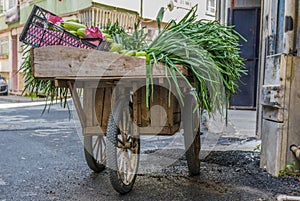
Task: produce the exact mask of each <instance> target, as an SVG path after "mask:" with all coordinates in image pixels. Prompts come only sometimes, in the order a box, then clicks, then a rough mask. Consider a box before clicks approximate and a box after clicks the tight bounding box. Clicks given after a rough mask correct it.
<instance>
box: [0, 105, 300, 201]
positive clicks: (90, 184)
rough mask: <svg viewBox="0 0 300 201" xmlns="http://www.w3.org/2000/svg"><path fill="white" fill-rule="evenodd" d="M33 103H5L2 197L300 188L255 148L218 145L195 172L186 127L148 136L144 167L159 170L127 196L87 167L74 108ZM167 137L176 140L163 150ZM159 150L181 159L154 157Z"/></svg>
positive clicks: (257, 195)
mask: <svg viewBox="0 0 300 201" xmlns="http://www.w3.org/2000/svg"><path fill="white" fill-rule="evenodd" d="M28 104H29V105H33V106H29V105H26V104H25V105H24V104H23V105H21V104H20V103H8V102H4V101H1V102H0V108H1V109H0V119H1V124H0V136H1V138H0V152H1V155H0V161H1V164H0V201H10V200H17V201H20V200H22V201H27V200H28V201H29V200H30V201H32V200H37V201H38V200H82V201H86V200H228V201H229V200H230V201H232V200H276V196H277V195H279V194H290V195H291V194H292V195H297V194H298V195H299V194H300V191H299V184H298V183H297V182H296V181H294V180H292V179H276V178H273V177H271V176H269V175H268V174H267V173H265V172H264V171H263V170H261V169H260V168H259V154H258V153H254V152H241V151H224V152H214V151H212V152H210V153H209V154H208V155H207V156H206V157H205V158H203V159H202V163H201V174H200V176H196V177H189V175H188V170H187V167H186V161H185V157H184V156H183V155H182V154H183V148H180V147H181V144H183V143H182V142H180V140H179V139H180V137H179V138H176V136H180V135H181V134H180V133H179V134H177V135H176V136H175V137H173V138H170V139H169V141H168V139H167V138H161V139H163V140H162V141H161V142H158V143H157V144H156V145H155V146H154V145H153V143H152V141H153V139H154V138H152V139H150V140H149V139H145V140H144V141H145V142H144V143H143V142H142V148H143V149H142V153H143V155H142V157H141V162H140V163H141V164H140V166H141V168H142V169H143V168H145V167H149V168H150V169H151V167H152V165H154V166H155V165H157V166H156V169H155V170H154V169H152V170H151V171H150V172H149V173H147V171H140V173H139V175H138V177H137V181H136V183H135V185H134V188H133V190H132V191H131V192H130V193H129V194H127V195H124V196H121V195H119V194H118V193H116V192H115V191H114V189H113V188H112V187H111V185H110V181H109V177H108V171H107V170H105V171H104V172H102V173H99V174H96V173H93V172H92V170H90V169H89V168H88V166H87V164H86V162H85V158H84V154H83V145H82V142H81V140H80V137H79V136H80V135H78V134H77V133H78V132H80V128H78V126H79V125H78V120H76V115H75V113H74V112H73V111H71V113H70V115H71V116H69V112H68V110H67V109H62V108H61V107H60V106H59V104H57V105H53V106H52V108H51V111H50V112H49V113H47V112H46V113H45V114H44V115H41V112H42V110H43V107H44V105H43V103H41V102H40V103H34V104H32V103H31V104H30V103H28ZM1 106H3V107H1ZM4 106H5V107H4ZM71 108H72V107H71ZM69 117H70V118H69ZM205 134H207V131H204V135H205ZM157 138H158V137H157ZM158 139H159V138H158ZM161 139H159V140H161ZM142 140H143V139H142ZM168 142H173V145H172V146H170V147H168V148H167V149H160V145H161V146H165V144H164V143H168ZM153 153H159V155H160V156H162V155H163V156H166V157H168V158H173V159H174V163H173V164H169V165H167V166H164V165H163V166H161V168H159V166H160V165H159V164H149V161H148V160H147V159H151V154H153Z"/></svg>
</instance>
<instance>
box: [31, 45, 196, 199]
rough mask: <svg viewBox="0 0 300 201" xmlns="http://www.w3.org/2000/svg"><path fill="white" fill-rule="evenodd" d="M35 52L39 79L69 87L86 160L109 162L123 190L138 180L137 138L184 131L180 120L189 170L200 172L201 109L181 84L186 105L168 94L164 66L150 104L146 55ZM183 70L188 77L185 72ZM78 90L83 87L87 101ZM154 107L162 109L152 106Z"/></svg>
mask: <svg viewBox="0 0 300 201" xmlns="http://www.w3.org/2000/svg"><path fill="white" fill-rule="evenodd" d="M32 55H33V56H32V67H33V73H34V76H35V77H36V78H37V79H48V80H54V81H55V84H56V86H57V87H67V88H69V89H70V92H71V95H72V98H73V102H74V105H75V108H76V111H77V114H78V117H79V120H80V123H81V127H82V133H83V136H84V144H85V149H84V150H85V156H86V161H87V164H88V166H89V167H90V168H91V169H92V170H94V171H96V172H100V171H102V170H103V169H104V168H105V166H107V165H108V166H109V167H110V179H111V183H112V185H113V187H114V188H115V189H116V190H117V191H118V192H119V193H121V194H123V193H127V192H129V191H130V190H131V189H132V187H133V184H134V182H135V178H136V173H137V168H138V157H139V149H140V141H139V136H140V135H153V134H155V135H173V134H175V133H176V132H177V131H178V130H179V129H180V127H181V119H182V121H183V128H184V139H185V145H186V158H187V161H188V168H189V172H190V174H191V175H196V174H199V171H200V159H199V152H200V136H199V126H200V124H199V119H200V118H199V112H193V110H194V108H195V103H194V102H195V101H194V98H193V92H192V89H190V88H189V87H187V86H185V85H184V84H183V85H182V86H183V87H182V90H183V91H184V93H185V98H184V102H185V104H184V106H183V105H181V104H180V102H179V101H178V97H177V94H176V92H174V93H173V92H172V93H169V82H168V80H167V79H166V77H165V71H164V70H165V67H164V66H163V64H160V65H158V66H157V67H155V68H153V71H152V75H153V83H155V84H156V85H154V93H155V96H153V99H152V98H150V97H147V98H148V99H149V100H150V99H151V100H150V101H149V107H147V106H146V87H145V85H146V79H145V77H146V70H145V60H143V59H139V58H136V57H129V56H123V55H118V54H114V53H109V52H103V51H97V50H86V49H80V48H74V47H65V46H47V47H41V48H34V49H33V52H32ZM49 55H52V56H49ZM182 72H183V73H184V74H186V75H188V72H187V71H186V70H184V69H182ZM78 88H81V89H83V101H81V99H80V96H79V94H78V92H77V89H78ZM155 105H158V106H160V108H162V109H163V110H164V111H162V110H156V111H152V110H150V108H152V106H155ZM127 106H128V107H127ZM126 108H127V109H126ZM181 108H182V109H181ZM124 122H125V123H124ZM121 127H122V128H121ZM123 127H124V128H123ZM125 127H126V129H125ZM105 136H106V137H107V140H104V138H105ZM124 136H125V137H124ZM118 150H119V151H120V150H121V152H122V153H123V154H124V155H125V156H124V158H123V160H127V163H128V164H130V165H128V164H127V166H128V167H122V164H123V163H124V164H125V162H124V161H122V160H121V161H122V164H118V163H119V162H117V160H118V156H119V152H118ZM129 152H130V153H131V155H129ZM120 155H121V154H120ZM106 160H107V161H106ZM128 161H129V162H128ZM132 164H133V166H134V167H132ZM122 168H123V169H122ZM120 169H121V170H122V171H123V172H122V171H120Z"/></svg>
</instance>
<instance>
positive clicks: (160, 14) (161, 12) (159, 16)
mask: <svg viewBox="0 0 300 201" xmlns="http://www.w3.org/2000/svg"><path fill="white" fill-rule="evenodd" d="M164 14H165V8H164V7H161V8H160V9H159V11H158V13H157V16H156V21H157V27H158V31H159V32H160V30H161V29H160V27H161V22H162V19H163V17H164Z"/></svg>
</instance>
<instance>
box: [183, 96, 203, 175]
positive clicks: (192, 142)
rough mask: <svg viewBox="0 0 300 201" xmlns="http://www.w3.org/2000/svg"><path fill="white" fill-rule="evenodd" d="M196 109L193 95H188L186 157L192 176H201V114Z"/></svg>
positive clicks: (185, 137) (185, 130)
mask: <svg viewBox="0 0 300 201" xmlns="http://www.w3.org/2000/svg"><path fill="white" fill-rule="evenodd" d="M195 107H196V103H195V99H194V97H193V95H190V94H189V95H187V96H186V97H185V100H184V109H183V110H184V111H183V129H184V144H185V150H186V152H185V156H186V160H187V165H188V170H189V173H190V175H191V176H194V175H198V174H200V149H201V142H200V114H199V109H197V110H196V111H195Z"/></svg>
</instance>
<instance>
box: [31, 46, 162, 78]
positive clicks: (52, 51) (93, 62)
mask: <svg viewBox="0 0 300 201" xmlns="http://www.w3.org/2000/svg"><path fill="white" fill-rule="evenodd" d="M32 59H33V61H32V62H33V65H32V66H33V72H34V76H35V77H36V78H47V79H49V78H55V77H64V76H66V77H70V76H71V77H95V76H97V77H99V76H100V77H102V76H104V77H124V76H129V77H137V76H145V74H146V68H145V63H146V62H145V59H140V58H137V57H132V56H125V55H120V54H115V53H111V52H104V51H98V50H87V49H82V48H76V47H66V46H47V47H40V48H34V49H33V57H32ZM160 65H161V67H159V68H153V76H156V75H157V76H159V75H164V74H165V72H164V69H165V68H164V66H163V65H162V64H160ZM158 69H161V70H158Z"/></svg>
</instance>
